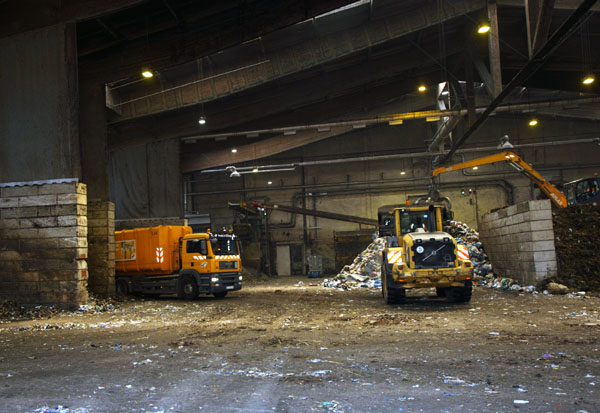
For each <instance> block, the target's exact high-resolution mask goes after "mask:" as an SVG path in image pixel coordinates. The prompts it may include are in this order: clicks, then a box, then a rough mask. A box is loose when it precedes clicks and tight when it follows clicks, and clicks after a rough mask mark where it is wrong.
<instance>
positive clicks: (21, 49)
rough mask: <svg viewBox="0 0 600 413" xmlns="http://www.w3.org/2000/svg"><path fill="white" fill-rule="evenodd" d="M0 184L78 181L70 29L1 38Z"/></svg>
mask: <svg viewBox="0 0 600 413" xmlns="http://www.w3.org/2000/svg"><path fill="white" fill-rule="evenodd" d="M0 68H2V74H1V76H0V102H2V104H0V137H2V138H1V139H0V182H15V181H16V182H22V181H35V180H49V179H63V178H81V163H80V154H79V131H78V127H79V119H78V118H79V116H78V110H79V99H78V92H77V89H78V87H77V46H76V33H75V25H74V24H65V23H60V24H56V25H53V26H49V27H44V28H43V29H39V30H34V31H30V32H26V33H21V34H17V35H14V36H10V37H5V38H2V39H0Z"/></svg>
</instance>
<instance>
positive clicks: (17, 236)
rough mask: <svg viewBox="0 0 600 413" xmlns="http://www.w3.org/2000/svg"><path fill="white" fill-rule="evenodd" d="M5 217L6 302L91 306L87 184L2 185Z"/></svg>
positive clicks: (0, 205)
mask: <svg viewBox="0 0 600 413" xmlns="http://www.w3.org/2000/svg"><path fill="white" fill-rule="evenodd" d="M0 186H1V185H0ZM0 217H1V219H0V299H11V300H15V301H17V302H19V303H22V304H54V305H58V306H60V307H65V308H73V307H76V306H78V305H79V304H82V303H85V302H87V299H88V295H87V280H88V269H87V261H86V259H87V254H88V243H87V195H86V186H85V184H82V183H77V182H71V183H56V184H26V185H23V186H1V187H0Z"/></svg>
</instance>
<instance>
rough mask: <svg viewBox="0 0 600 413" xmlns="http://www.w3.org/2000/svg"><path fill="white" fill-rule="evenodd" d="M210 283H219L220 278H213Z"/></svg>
mask: <svg viewBox="0 0 600 413" xmlns="http://www.w3.org/2000/svg"><path fill="white" fill-rule="evenodd" d="M210 282H212V283H216V282H219V277H212V278H211V279H210Z"/></svg>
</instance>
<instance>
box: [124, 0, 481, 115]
mask: <svg viewBox="0 0 600 413" xmlns="http://www.w3.org/2000/svg"><path fill="white" fill-rule="evenodd" d="M426 3H428V4H429V6H431V7H433V6H434V5H435V3H436V2H435V1H432V0H428V1H427V2H426ZM442 4H443V5H444V6H443V7H444V8H445V9H444V12H443V13H430V12H428V9H429V8H428V7H427V4H424V5H423V6H422V7H420V8H419V9H417V10H412V11H410V12H408V13H404V14H398V15H396V16H392V17H388V18H385V19H380V20H377V21H367V22H365V23H364V24H361V25H358V26H356V27H353V28H350V29H345V30H343V31H341V32H335V33H331V34H324V35H321V36H314V37H313V38H312V39H311V40H309V41H306V42H302V43H299V44H297V45H293V46H289V47H285V48H283V49H281V50H279V51H277V52H271V53H268V52H267V53H264V54H258V53H255V54H254V55H252V56H251V57H249V58H247V59H246V61H241V60H236V63H237V67H238V68H240V69H239V70H234V71H231V70H227V71H226V73H224V74H219V73H218V72H217V73H211V78H210V79H205V80H202V79H200V80H202V81H201V82H192V83H190V84H186V85H183V86H180V87H175V88H173V86H176V85H172V86H171V85H168V86H166V87H165V89H170V90H169V91H168V92H164V93H163V92H161V90H160V88H159V89H157V91H156V92H158V95H157V94H156V93H153V96H151V97H150V96H148V97H146V96H143V95H142V96H138V95H130V96H122V98H121V101H122V102H126V101H129V103H121V104H120V105H119V107H120V109H121V113H122V116H121V118H120V119H121V120H128V119H133V118H136V117H141V116H148V115H152V114H157V113H161V112H165V111H171V110H176V109H180V108H184V107H189V106H195V105H198V104H201V103H206V102H209V101H212V100H215V99H218V98H223V97H226V96H229V95H232V94H237V93H241V92H243V91H246V90H249V89H250V88H254V87H257V86H260V85H264V84H267V83H269V82H273V81H276V80H278V79H281V78H283V77H286V76H289V75H292V74H295V73H299V72H301V71H306V70H310V69H311V68H315V67H317V66H320V65H323V64H325V63H327V62H331V61H333V60H339V59H342V58H345V57H347V56H350V55H352V54H355V53H357V52H361V51H365V50H368V49H370V48H372V47H374V46H378V45H381V44H384V43H386V42H389V41H391V40H394V39H397V38H400V37H402V36H405V35H407V34H410V33H413V32H416V31H419V30H422V29H424V28H427V27H430V26H433V25H436V24H439V23H441V22H444V21H447V20H451V19H454V18H456V17H459V16H462V15H465V14H467V13H470V12H472V11H475V10H480V9H481V7H482V3H481V1H480V0H463V1H461V2H452V4H450V3H448V2H444V3H442ZM341 13H343V12H341ZM341 13H340V14H341ZM340 17H341V16H340ZM323 20H324V21H321V20H320V19H316V20H315V21H314V23H313V26H314V27H313V28H311V31H314V32H316V33H327V32H328V28H327V27H325V26H326V25H327V24H328V23H327V22H328V20H327V19H323ZM319 25H322V26H319ZM273 35H274V36H278V34H277V33H274V34H273ZM247 47H248V45H247V44H245V45H240V46H238V48H247ZM244 50H246V49H244ZM235 51H236V48H233V49H230V50H228V51H227V52H228V53H232V55H234V54H235ZM215 60H218V59H217V58H215ZM257 61H260V62H263V64H260V65H255V63H256V62H257ZM161 87H163V85H161Z"/></svg>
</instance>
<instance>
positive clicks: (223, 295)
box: [213, 291, 227, 298]
mask: <svg viewBox="0 0 600 413" xmlns="http://www.w3.org/2000/svg"><path fill="white" fill-rule="evenodd" d="M213 295H214V296H215V297H216V298H223V297H225V296H226V295H227V291H223V292H222V293H214V294H213Z"/></svg>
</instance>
